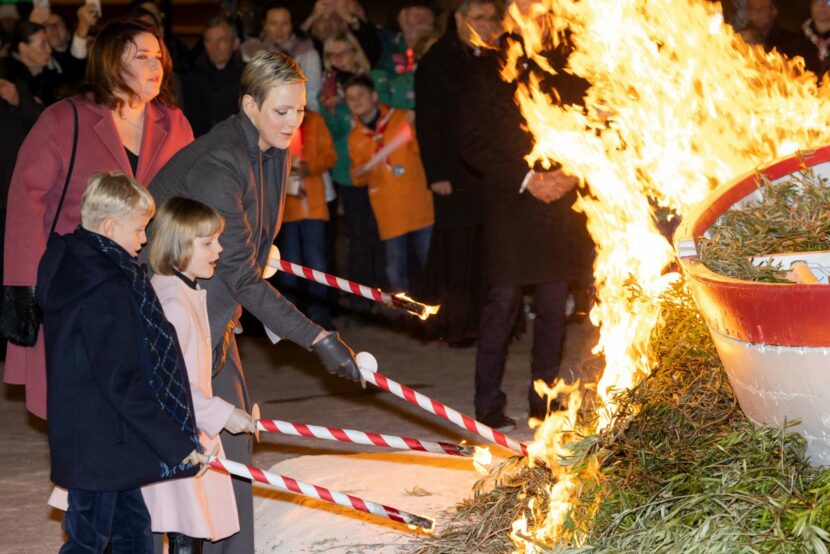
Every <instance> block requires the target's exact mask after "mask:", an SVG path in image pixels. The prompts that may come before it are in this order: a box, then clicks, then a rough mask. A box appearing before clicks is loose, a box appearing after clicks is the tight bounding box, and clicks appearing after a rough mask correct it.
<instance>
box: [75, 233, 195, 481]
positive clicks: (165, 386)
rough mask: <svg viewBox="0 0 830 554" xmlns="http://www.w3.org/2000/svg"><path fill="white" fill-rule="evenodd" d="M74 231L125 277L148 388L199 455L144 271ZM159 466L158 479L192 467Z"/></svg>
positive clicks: (166, 325) (178, 365) (169, 332)
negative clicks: (146, 361)
mask: <svg viewBox="0 0 830 554" xmlns="http://www.w3.org/2000/svg"><path fill="white" fill-rule="evenodd" d="M77 232H79V233H81V234H82V235H83V236H86V237H87V238H89V239H91V240H92V241H93V242H94V243H95V244H97V245H98V247H99V248H100V250H101V252H103V253H104V254H105V255H106V256H107V257H108V258H109V259H110V260H112V261H113V262H114V263H115V264H116V265H117V266H118V267H119V268H120V269H121V271H123V272H124V275H125V276H126V277H127V280H128V281H129V283H130V292H131V294H132V297H133V302H134V303H135V306H136V307H137V308H138V312H139V314H140V316H141V322H142V324H143V327H144V329H143V330H144V341H143V342H144V346H145V347H146V348H147V350H148V351H149V353H150V368H151V370H150V389H151V390H152V391H153V392H154V393H155V395H156V400H158V403H159V406H160V407H161V409H162V411H163V412H164V413H165V414H167V415H168V416H169V417H170V419H172V420H173V422H174V423H176V425H178V426H179V428H180V429H181V430H182V431H184V432H185V433H186V434H187V436H188V437H190V440H191V441H192V442H193V447H194V448H195V449H196V450H198V451H199V452H202V450H203V449H202V445H201V444H200V443H199V433H198V432H197V431H196V420H195V417H194V415H193V406H192V402H191V400H190V396H189V395H188V390H189V386H190V384H189V382H188V380H187V371H186V368H185V364H184V360H183V359H182V355H181V350H180V349H179V345H178V342H177V338H176V333H175V329H174V328H173V325H172V324H171V323H170V322H169V321H167V318H166V317H165V316H164V311H163V310H162V307H161V302H160V301H159V299H158V296H156V291H155V290H154V289H153V285H152V284H150V279H149V277H147V272H146V271H145V270H144V268H143V267H142V266H141V265H140V264H139V263H138V261H137V260H136V259H135V258H133V257H131V256H130V255H129V254H128V253H127V251H126V250H124V249H123V248H122V247H121V246H119V245H118V243H116V242H115V241H112V240H110V239H108V238H107V237H105V236H103V235H99V234H98V233H93V232H91V231H88V230H86V229H84V228H83V227H80V226H79V227H78V231H77ZM160 463H161V477H162V478H168V477H173V476H174V475H175V474H176V473H177V472H179V471H181V470H184V469H189V468H190V467H192V466H190V465H189V464H187V465H185V464H178V465H177V466H174V467H170V466H168V465H167V464H166V463H164V462H160Z"/></svg>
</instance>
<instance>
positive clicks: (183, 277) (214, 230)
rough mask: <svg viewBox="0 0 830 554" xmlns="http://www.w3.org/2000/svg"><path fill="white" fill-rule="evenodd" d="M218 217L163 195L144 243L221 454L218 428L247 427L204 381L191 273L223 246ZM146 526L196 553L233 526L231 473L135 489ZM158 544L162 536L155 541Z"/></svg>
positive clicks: (200, 274) (196, 275) (204, 338)
mask: <svg viewBox="0 0 830 554" xmlns="http://www.w3.org/2000/svg"><path fill="white" fill-rule="evenodd" d="M223 225H224V221H223V219H222V216H220V215H219V214H217V213H216V211H214V210H213V209H212V208H210V207H208V206H206V205H205V204H202V203H201V202H197V201H195V200H190V199H186V198H181V197H174V198H171V199H170V200H168V201H167V202H165V203H164V204H163V205H162V206H161V207H160V208H159V211H158V213H157V214H156V217H155V220H154V223H153V233H152V235H153V236H152V240H151V242H150V247H149V250H150V252H149V261H150V267H151V268H152V269H153V271H154V272H155V275H154V276H153V278H152V280H151V282H152V284H153V288H154V289H155V291H156V294H158V297H159V300H160V301H161V305H162V308H164V315H165V316H167V319H168V320H170V323H172V324H173V327H175V328H176V335H178V337H179V344H180V345H181V348H182V352H183V353H184V360H185V365H186V366H187V375H188V378H189V379H190V389H191V391H192V396H193V407H194V408H195V411H196V426H197V427H198V428H199V432H200V433H199V440H200V441H201V443H202V445H203V446H204V447H205V452H206V453H208V454H215V455H217V456H224V452H223V450H222V443H221V441H220V439H219V432H220V431H221V430H222V429H227V430H228V432H230V433H243V432H253V431H254V426H253V422H252V420H251V417H250V416H249V415H248V414H247V413H245V412H244V411H242V410H239V409H237V408H234V406H233V405H232V404H230V403H228V402H226V401H224V400H222V399H221V398H219V397H216V396H213V392H212V385H211V367H212V363H211V361H212V360H211V356H212V351H211V342H210V325H209V323H208V315H207V297H206V291H204V290H202V289H200V288H199V286H198V285H197V284H196V280H197V279H210V278H211V277H213V272H214V268H215V266H216V261H217V260H218V259H219V253H220V252H221V251H222V247H221V246H220V245H219V234H220V233H221V232H222V227H223ZM142 493H143V495H144V501H145V502H146V504H147V509H148V510H149V511H150V519H151V521H152V528H153V532H155V533H167V535H168V539H169V543H170V554H176V553H177V552H179V551H182V552H201V550H199V549H197V548H194V547H196V546H197V545H198V544H199V543H201V539H208V540H211V541H217V540H220V539H223V538H226V537H229V536H231V535H233V534H234V533H236V532H237V531H239V519H238V517H237V511H236V501H235V499H234V494H233V488H232V485H231V478H230V476H229V475H228V474H226V473H219V472H217V471H214V470H208V471H206V472H205V473H203V474H202V475H200V476H197V477H189V478H185V479H174V480H170V481H164V482H160V483H156V484H153V485H149V486H146V487H144V488H142ZM156 546H157V551H160V547H161V537H160V536H159V537H157V540H156Z"/></svg>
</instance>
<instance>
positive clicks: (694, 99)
mask: <svg viewBox="0 0 830 554" xmlns="http://www.w3.org/2000/svg"><path fill="white" fill-rule="evenodd" d="M505 27H506V30H509V31H512V32H515V33H520V34H521V35H522V36H523V38H524V42H525V44H524V49H522V48H521V46H520V45H519V44H518V43H513V46H512V48H511V49H510V50H509V51H508V52H506V63H505V65H504V66H503V68H502V77H503V78H504V79H505V80H515V79H516V78H517V76H518V75H519V74H520V73H521V70H522V67H521V57H522V56H523V55H526V56H528V57H530V58H531V59H532V60H533V61H534V62H535V63H536V64H537V65H538V67H540V68H541V70H542V71H546V72H549V73H553V72H555V70H554V69H553V68H551V67H550V66H549V65H548V62H547V58H546V57H545V56H544V52H545V51H546V50H547V49H550V48H551V46H553V45H556V44H557V43H558V42H560V40H561V37H563V36H565V34H564V33H565V31H566V30H567V33H568V37H569V41H570V42H571V43H572V44H573V46H574V48H575V50H574V52H573V54H572V55H571V56H570V58H569V61H568V64H569V67H568V70H569V71H570V72H572V73H573V74H575V75H577V76H580V77H582V78H584V79H586V80H588V81H589V82H590V83H591V87H590V89H589V90H588V92H587V94H586V97H585V107H584V108H583V107H580V106H561V105H558V104H557V103H556V102H555V101H553V99H552V98H550V97H549V96H548V95H547V94H546V93H545V92H543V91H542V90H541V88H540V86H539V83H540V82H541V78H542V77H543V76H544V75H533V76H531V77H530V78H529V79H527V80H525V81H523V82H521V83H520V84H519V86H518V89H517V93H516V102H517V103H518V105H519V106H520V109H521V111H522V114H523V115H524V118H525V120H526V124H527V128H528V130H529V131H530V132H531V133H532V134H533V136H534V139H535V142H534V147H533V151H532V152H531V153H530V154H529V155H528V156H527V162H528V165H529V166H531V167H533V166H534V165H535V164H541V165H543V166H545V167H548V166H549V165H550V164H551V162H552V161H555V162H559V163H560V164H561V165H562V168H563V170H564V171H565V172H567V173H569V174H571V175H574V176H576V177H578V178H579V180H580V183H582V184H583V185H585V184H587V189H588V190H589V191H590V194H583V195H582V196H580V198H579V199H578V200H577V202H576V204H575V205H574V209H575V210H577V211H579V212H582V213H584V214H585V215H586V217H587V220H588V230H589V232H590V233H591V236H592V237H593V239H594V242H595V244H596V246H597V258H596V261H595V266H594V276H595V283H596V286H597V302H596V304H595V305H594V307H593V308H592V310H591V313H590V318H591V322H592V323H593V324H594V325H596V326H599V327H600V336H599V341H598V343H597V345H596V347H595V349H594V351H595V353H597V354H602V355H603V356H604V359H605V368H604V371H603V374H602V376H601V378H600V379H599V381H598V383H597V384H596V396H597V398H596V400H595V403H596V406H595V409H596V414H595V415H596V417H593V418H591V417H587V418H586V417H583V418H581V421H580V418H579V417H578V416H579V411H580V409H581V405H582V392H581V391H580V389H579V385H578V384H574V385H569V386H565V385H562V384H560V383H556V384H554V385H552V386H547V385H542V386H541V388H540V390H541V391H542V392H544V393H545V394H547V395H548V397H549V398H556V397H562V398H565V400H564V402H563V405H564V406H566V408H565V409H563V410H559V411H554V412H553V413H551V414H549V416H548V417H547V418H546V420H545V421H544V422H542V423H541V424H539V425H538V428H537V429H536V441H535V442H534V443H533V444H532V445H531V446H530V453H531V456H532V457H533V458H535V459H537V460H541V461H544V462H545V464H546V465H547V466H548V467H550V468H551V470H552V471H553V472H554V475H555V477H556V484H555V485H554V486H553V487H552V488H551V490H550V491H549V506H548V507H547V508H548V511H547V516H546V519H545V521H544V524H543V525H541V526H539V527H538V528H536V529H529V528H528V524H527V518H526V517H524V516H522V517H521V518H520V519H518V520H517V521H516V522H515V524H514V529H513V533H512V534H511V537H512V538H513V540H514V542H515V545H516V547H517V549H518V550H520V551H523V552H532V551H534V550H535V546H533V545H534V544H535V543H538V544H551V543H560V542H565V543H571V544H574V545H578V543H579V537H576V536H574V535H573V533H571V534H570V535H569V532H567V531H566V530H565V527H564V525H563V523H564V522H565V521H566V519H567V514H568V513H569V511H570V510H571V508H572V505H573V501H574V497H575V495H577V494H579V490H580V487H579V483H580V481H582V480H585V479H589V478H599V472H598V468H597V467H589V468H582V467H581V468H580V469H578V470H577V469H574V468H571V467H570V466H568V465H567V458H568V457H569V456H570V455H571V454H572V450H573V446H572V445H573V443H574V440H576V439H577V438H579V437H580V436H585V435H589V434H592V433H596V432H598V431H601V430H604V429H607V428H608V427H609V426H613V425H614V423H615V414H616V406H615V404H614V402H613V396H614V394H615V392H617V391H621V390H624V389H628V388H630V387H632V386H634V385H635V384H636V383H638V382H639V381H640V380H641V379H642V378H643V377H644V376H646V375H648V373H649V371H650V370H651V368H652V366H653V360H652V359H651V356H650V353H649V344H648V341H649V337H650V335H651V331H652V329H653V328H654V326H655V324H656V323H657V320H658V317H659V302H658V298H659V296H660V295H661V293H662V292H664V291H665V290H666V289H667V288H668V287H669V286H670V285H671V284H672V283H674V282H675V281H676V280H677V279H679V278H680V277H679V275H678V274H676V273H672V272H669V271H667V268H669V266H670V264H671V262H672V261H673V259H674V254H673V250H672V248H671V245H670V244H669V242H668V240H667V239H666V238H665V237H664V236H663V235H662V234H661V233H660V232H659V231H658V229H657V226H656V225H655V220H656V219H657V218H658V212H659V211H663V212H666V211H668V212H671V213H674V214H677V215H678V216H680V217H683V216H684V214H686V213H687V211H688V210H689V209H691V208H692V207H694V206H695V205H696V204H697V203H699V202H700V201H701V200H702V199H703V198H704V197H705V195H706V194H707V193H708V191H709V190H710V189H711V188H713V187H714V186H716V185H718V184H721V183H723V182H725V181H727V180H729V179H731V178H734V177H735V176H737V175H740V174H742V173H745V172H747V171H749V170H752V169H753V168H755V167H757V166H758V165H760V164H763V163H765V162H770V161H772V160H775V159H777V158H779V157H781V156H784V155H787V154H791V153H793V152H795V151H796V150H798V149H809V148H812V147H815V146H818V145H821V144H824V143H828V142H830V125H827V122H828V121H830V102H828V101H827V96H828V94H827V87H825V86H823V85H822V86H821V87H820V86H818V85H817V83H816V77H815V75H813V74H811V73H809V72H806V71H805V70H804V65H803V60H800V59H797V60H787V59H785V58H783V57H781V56H780V55H778V54H777V53H775V52H773V53H766V52H764V51H763V50H762V49H761V48H760V47H751V46H747V45H746V44H745V43H744V42H743V40H742V39H741V38H740V36H738V35H737V34H736V33H735V32H734V31H733V30H732V28H731V27H729V26H727V25H725V24H724V22H723V17H722V14H721V12H720V10H719V7H718V6H717V5H716V4H715V3H712V2H707V1H705V0H604V1H603V0H592V1H590V2H588V1H585V0H537V1H536V2H534V3H533V4H532V7H531V9H530V10H529V11H528V13H522V12H521V11H520V10H519V9H518V8H517V6H516V4H513V5H511V7H510V9H509V11H508V18H507V19H506V22H505ZM634 289H636V290H637V291H639V294H632V290H634ZM533 509H534V507H533V506H528V510H529V511H531V512H532V511H533ZM536 509H538V507H537V508H536ZM531 519H532V520H533V521H538V520H537V519H536V518H531ZM530 539H532V541H533V542H529V540H530Z"/></svg>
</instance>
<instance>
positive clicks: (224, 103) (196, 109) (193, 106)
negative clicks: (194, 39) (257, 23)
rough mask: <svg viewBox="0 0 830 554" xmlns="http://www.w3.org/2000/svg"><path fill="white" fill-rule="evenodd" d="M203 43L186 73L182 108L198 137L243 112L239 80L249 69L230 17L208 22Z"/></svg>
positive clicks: (183, 76) (183, 78)
mask: <svg viewBox="0 0 830 554" xmlns="http://www.w3.org/2000/svg"><path fill="white" fill-rule="evenodd" d="M202 42H203V44H204V48H205V49H204V51H203V52H201V53H200V54H199V55H198V56H197V57H196V60H195V61H194V62H193V67H192V68H191V69H190V71H188V72H187V73H185V74H184V75H182V100H183V102H182V109H183V110H184V115H185V116H186V117H187V120H188V121H189V122H190V126H191V127H193V135H194V136H196V137H200V136H202V135H204V134H205V133H207V132H208V131H210V130H211V128H212V127H213V126H214V125H216V124H217V123H219V122H220V121H224V120H226V119H227V118H229V117H230V116H232V115H234V114H236V113H238V112H239V81H240V79H242V70H243V69H245V62H243V61H242V56H241V55H240V54H239V37H238V36H237V30H236V25H235V24H234V22H233V21H231V20H230V19H229V18H228V17H227V16H224V15H222V16H218V17H215V18H213V19H211V20H210V21H209V22H208V26H207V28H206V29H205V33H204V36H203V40H202Z"/></svg>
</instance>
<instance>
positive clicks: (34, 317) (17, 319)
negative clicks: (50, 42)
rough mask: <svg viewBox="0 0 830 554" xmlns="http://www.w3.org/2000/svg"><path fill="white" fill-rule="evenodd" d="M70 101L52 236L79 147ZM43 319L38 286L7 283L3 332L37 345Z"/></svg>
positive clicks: (21, 342)
mask: <svg viewBox="0 0 830 554" xmlns="http://www.w3.org/2000/svg"><path fill="white" fill-rule="evenodd" d="M67 102H69V104H70V105H71V106H72V115H73V118H74V122H75V130H74V133H73V136H72V155H71V157H70V158H69V169H68V170H67V172H66V182H64V184H63V192H61V199H60V202H58V209H57V211H56V212H55V219H54V220H53V221H52V228H51V229H50V230H49V237H51V236H52V235H53V234H54V233H55V227H56V226H57V224H58V218H59V217H60V215H61V209H62V208H63V201H64V199H65V198H66V191H67V189H68V188H69V180H70V179H71V178H72V169H73V168H74V167H75V153H76V151H77V149H78V108H77V107H76V106H75V103H74V102H73V101H72V100H67ZM42 322H43V312H41V310H40V306H38V305H37V302H35V287H34V286H4V287H3V298H2V307H0V335H2V336H3V337H4V338H5V339H6V340H8V341H9V342H10V343H12V344H16V345H18V346H34V345H35V343H36V342H37V334H38V329H40V324H41V323H42Z"/></svg>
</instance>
